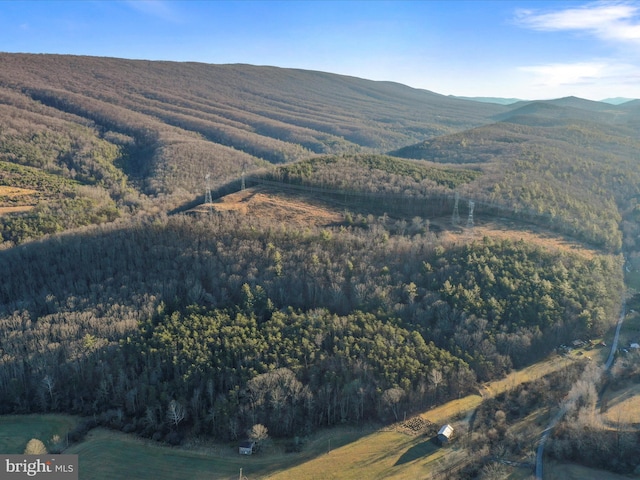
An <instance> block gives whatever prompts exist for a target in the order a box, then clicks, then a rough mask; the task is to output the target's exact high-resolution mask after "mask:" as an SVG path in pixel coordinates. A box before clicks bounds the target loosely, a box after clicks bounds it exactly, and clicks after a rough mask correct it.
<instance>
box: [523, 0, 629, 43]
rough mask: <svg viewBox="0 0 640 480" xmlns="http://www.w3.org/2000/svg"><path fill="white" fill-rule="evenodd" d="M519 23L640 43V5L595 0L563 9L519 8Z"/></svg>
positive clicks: (539, 28)
mask: <svg viewBox="0 0 640 480" xmlns="http://www.w3.org/2000/svg"><path fill="white" fill-rule="evenodd" d="M516 22H517V23H518V24H519V25H522V26H524V27H527V28H531V29H533V30H541V31H562V30H564V31H566V30H574V31H583V32H587V33H590V34H592V35H594V36H596V37H598V38H601V39H605V40H615V41H623V42H638V43H640V6H638V5H637V4H634V3H630V2H595V3H588V4H586V5H583V6H580V7H576V8H568V9H565V10H559V11H547V12H542V13H541V12H538V11H533V10H519V11H518V12H517V13H516Z"/></svg>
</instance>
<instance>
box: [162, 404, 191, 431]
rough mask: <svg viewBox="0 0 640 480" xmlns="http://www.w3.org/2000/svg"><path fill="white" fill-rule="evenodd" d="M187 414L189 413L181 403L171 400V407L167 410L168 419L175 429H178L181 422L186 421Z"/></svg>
mask: <svg viewBox="0 0 640 480" xmlns="http://www.w3.org/2000/svg"><path fill="white" fill-rule="evenodd" d="M186 414H187V412H186V410H185V408H184V406H183V405H182V404H181V403H180V402H178V401H177V400H171V401H170V402H169V407H168V408H167V418H168V419H169V422H170V423H171V424H172V425H173V426H174V427H176V428H177V427H178V425H179V424H180V422H182V420H184V417H185V416H186Z"/></svg>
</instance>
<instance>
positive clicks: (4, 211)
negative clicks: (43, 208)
mask: <svg viewBox="0 0 640 480" xmlns="http://www.w3.org/2000/svg"><path fill="white" fill-rule="evenodd" d="M33 207H34V205H19V206H17V207H0V215H6V214H9V213H22V212H28V211H29V210H32V209H33Z"/></svg>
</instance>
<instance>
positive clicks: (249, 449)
mask: <svg viewBox="0 0 640 480" xmlns="http://www.w3.org/2000/svg"><path fill="white" fill-rule="evenodd" d="M255 446H256V442H252V441H249V440H247V441H245V442H240V445H238V453H239V454H240V455H251V454H253V449H254V448H255Z"/></svg>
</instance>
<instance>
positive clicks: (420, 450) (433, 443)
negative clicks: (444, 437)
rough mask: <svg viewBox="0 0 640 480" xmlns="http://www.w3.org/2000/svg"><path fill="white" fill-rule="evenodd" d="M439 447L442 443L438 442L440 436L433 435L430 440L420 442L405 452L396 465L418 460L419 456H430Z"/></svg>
mask: <svg viewBox="0 0 640 480" xmlns="http://www.w3.org/2000/svg"><path fill="white" fill-rule="evenodd" d="M439 448H440V444H439V443H438V438H437V437H431V438H430V439H429V440H427V441H425V442H420V443H418V444H417V445H414V446H413V447H411V448H410V449H409V450H407V451H406V452H404V453H403V454H402V456H401V457H400V458H399V459H398V460H397V461H396V463H395V464H394V467H395V466H398V465H404V464H405V463H409V462H413V461H414V460H418V459H419V458H424V457H428V456H429V455H431V454H432V453H435V452H436V451H437V450H438V449H439Z"/></svg>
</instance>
